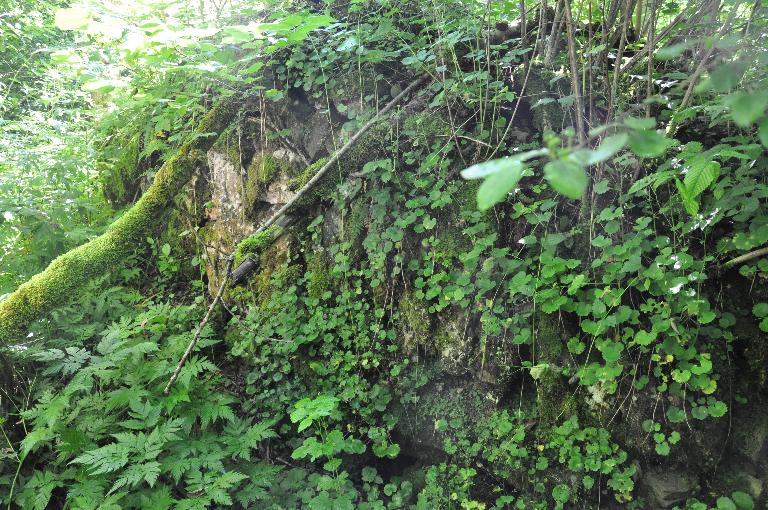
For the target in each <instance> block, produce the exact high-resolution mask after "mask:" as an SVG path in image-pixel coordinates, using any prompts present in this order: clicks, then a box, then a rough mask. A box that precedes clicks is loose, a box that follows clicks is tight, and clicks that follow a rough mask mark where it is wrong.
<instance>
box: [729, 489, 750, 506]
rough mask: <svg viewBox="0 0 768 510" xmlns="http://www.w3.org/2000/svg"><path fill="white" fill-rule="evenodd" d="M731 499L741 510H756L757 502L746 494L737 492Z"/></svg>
mask: <svg viewBox="0 0 768 510" xmlns="http://www.w3.org/2000/svg"><path fill="white" fill-rule="evenodd" d="M731 499H732V500H733V502H734V503H735V504H736V507H737V508H738V509H739V510H752V509H753V508H755V501H754V500H753V499H752V496H750V495H749V494H747V493H746V492H743V491H736V492H734V493H733V494H731Z"/></svg>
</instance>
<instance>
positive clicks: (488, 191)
mask: <svg viewBox="0 0 768 510" xmlns="http://www.w3.org/2000/svg"><path fill="white" fill-rule="evenodd" d="M522 174H523V167H522V165H520V164H519V163H517V164H515V165H511V166H509V167H507V168H505V169H503V170H501V171H498V172H496V173H494V174H492V175H491V176H490V177H488V178H487V179H486V180H485V181H484V182H483V184H481V185H480V189H478V190H477V208H478V209H480V210H481V211H485V210H486V209H488V208H490V207H493V206H494V205H495V204H497V203H499V202H501V201H502V200H504V199H505V198H507V195H508V194H509V192H510V191H512V189H513V188H514V187H515V186H516V185H517V183H518V182H519V181H520V177H522Z"/></svg>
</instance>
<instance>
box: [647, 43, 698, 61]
mask: <svg viewBox="0 0 768 510" xmlns="http://www.w3.org/2000/svg"><path fill="white" fill-rule="evenodd" d="M694 42H695V41H690V42H684V43H678V44H670V45H669V46H666V47H664V48H659V49H658V50H656V51H655V52H654V54H653V56H654V57H655V58H656V60H672V59H673V58H675V57H679V56H680V55H682V54H683V52H684V51H685V50H687V49H688V48H689V47H690V46H691V44H694Z"/></svg>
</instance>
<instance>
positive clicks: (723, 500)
mask: <svg viewBox="0 0 768 510" xmlns="http://www.w3.org/2000/svg"><path fill="white" fill-rule="evenodd" d="M717 510H737V508H736V503H734V502H733V500H732V499H731V498H729V497H728V496H722V497H719V498H717Z"/></svg>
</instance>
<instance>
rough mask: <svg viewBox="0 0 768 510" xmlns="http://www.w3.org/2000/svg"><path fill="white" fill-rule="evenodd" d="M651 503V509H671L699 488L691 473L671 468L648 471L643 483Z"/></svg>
mask: <svg viewBox="0 0 768 510" xmlns="http://www.w3.org/2000/svg"><path fill="white" fill-rule="evenodd" d="M641 485H642V487H643V489H644V491H645V492H646V493H647V496H648V500H649V502H650V507H649V508H671V507H673V506H674V505H677V504H679V503H682V502H684V501H685V500H686V498H687V497H688V495H689V494H691V493H692V491H694V490H695V489H696V487H697V480H696V478H695V477H694V476H693V475H691V474H690V473H685V472H678V471H673V470H671V469H669V468H664V469H657V470H653V471H648V472H647V473H646V474H645V476H643V479H642V481H641Z"/></svg>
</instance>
